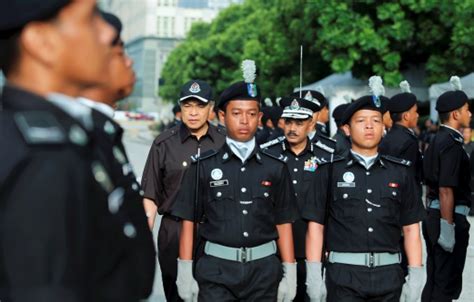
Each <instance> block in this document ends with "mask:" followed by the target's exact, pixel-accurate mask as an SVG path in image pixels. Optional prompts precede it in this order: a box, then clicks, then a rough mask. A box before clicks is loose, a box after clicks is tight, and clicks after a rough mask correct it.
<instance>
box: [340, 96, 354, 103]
mask: <svg viewBox="0 0 474 302" xmlns="http://www.w3.org/2000/svg"><path fill="white" fill-rule="evenodd" d="M342 98H343V99H344V101H345V102H346V103H347V104H349V103H350V102H352V98H351V96H350V95H348V94H344V96H343V97H342Z"/></svg>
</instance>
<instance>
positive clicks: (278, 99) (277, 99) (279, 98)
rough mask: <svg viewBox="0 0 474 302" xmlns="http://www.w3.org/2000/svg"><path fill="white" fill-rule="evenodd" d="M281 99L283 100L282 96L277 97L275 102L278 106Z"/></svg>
mask: <svg viewBox="0 0 474 302" xmlns="http://www.w3.org/2000/svg"><path fill="white" fill-rule="evenodd" d="M280 101H281V97H277V98H276V100H275V102H276V103H277V105H278V106H280Z"/></svg>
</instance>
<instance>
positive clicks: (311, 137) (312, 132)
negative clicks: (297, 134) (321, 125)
mask: <svg viewBox="0 0 474 302" xmlns="http://www.w3.org/2000/svg"><path fill="white" fill-rule="evenodd" d="M315 135H316V130H314V131H311V132H310V133H308V137H309V139H310V140H313V137H314V136H315Z"/></svg>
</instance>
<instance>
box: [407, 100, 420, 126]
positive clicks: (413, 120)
mask: <svg viewBox="0 0 474 302" xmlns="http://www.w3.org/2000/svg"><path fill="white" fill-rule="evenodd" d="M406 113H407V115H406V119H407V122H408V128H415V127H416V125H417V124H418V106H417V105H416V104H415V105H414V106H413V107H411V108H410V110H408V111H407V112H406Z"/></svg>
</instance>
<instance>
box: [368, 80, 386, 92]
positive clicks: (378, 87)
mask: <svg viewBox="0 0 474 302" xmlns="http://www.w3.org/2000/svg"><path fill="white" fill-rule="evenodd" d="M369 88H370V92H371V93H372V94H373V95H375V96H381V95H384V94H385V88H384V87H383V81H382V78H381V77H379V76H371V77H370V78H369Z"/></svg>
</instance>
